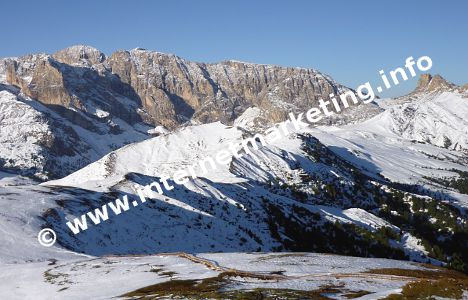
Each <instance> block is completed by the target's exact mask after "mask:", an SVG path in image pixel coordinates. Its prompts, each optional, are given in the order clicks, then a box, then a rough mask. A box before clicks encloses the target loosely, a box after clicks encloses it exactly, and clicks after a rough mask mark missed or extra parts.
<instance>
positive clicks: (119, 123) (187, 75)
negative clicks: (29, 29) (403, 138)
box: [0, 46, 379, 179]
mask: <svg viewBox="0 0 468 300" xmlns="http://www.w3.org/2000/svg"><path fill="white" fill-rule="evenodd" d="M346 90H349V89H348V88H346V87H344V86H343V85H340V84H338V83H337V82H335V81H334V80H333V79H331V78H330V77H329V76H326V75H324V74H322V73H320V72H318V71H316V70H313V69H303V68H284V67H278V66H269V65H258V64H251V63H241V62H235V61H227V62H221V63H217V64H203V63H195V62H190V61H187V60H185V59H182V58H180V57H178V56H175V55H169V54H163V53H159V52H155V51H147V50H143V49H133V50H131V51H117V52H115V53H113V54H112V55H111V56H109V57H107V56H106V55H104V54H103V53H102V52H101V51H99V50H98V49H95V48H93V47H89V46H72V47H69V48H66V49H63V50H60V51H58V52H57V53H54V54H52V55H48V54H33V55H26V56H23V57H18V58H6V59H0V92H1V94H0V97H1V98H0V99H1V100H0V101H1V102H0V103H1V106H2V111H1V112H0V113H1V114H0V120H2V122H3V124H2V126H8V127H9V129H8V137H7V138H6V137H5V136H6V132H5V133H4V134H2V137H1V138H3V139H4V140H2V142H3V143H4V144H5V146H6V149H5V150H4V151H0V162H3V161H6V162H5V163H3V164H2V165H3V167H4V168H9V169H14V170H17V171H19V172H20V173H22V174H27V175H31V174H33V175H35V176H36V177H37V178H41V179H55V178H60V177H63V176H65V175H68V174H70V173H71V172H73V171H76V170H78V169H80V168H82V167H84V166H86V165H87V164H89V163H91V162H93V161H95V160H97V159H99V158H100V157H102V156H103V155H105V154H107V153H109V152H110V151H111V150H115V149H117V148H119V147H121V146H123V145H125V144H127V143H130V142H136V141H141V140H144V139H146V138H148V137H149V136H150V135H158V134H160V132H161V131H162V132H164V131H166V130H167V129H175V128H177V127H179V126H181V125H184V124H191V123H195V124H200V123H210V122H215V121H222V122H224V123H225V124H231V123H232V122H234V120H235V119H237V118H238V117H239V116H240V115H241V114H243V113H244V112H245V111H246V110H247V109H249V108H250V107H258V108H259V109H261V111H262V115H263V118H262V119H261V122H264V121H266V120H268V124H273V123H274V122H277V121H282V120H284V119H285V118H286V116H287V114H288V113H289V112H290V111H294V112H299V111H303V110H305V109H306V108H308V107H309V106H311V105H313V104H314V103H316V102H317V101H318V99H320V98H323V99H328V98H329V94H330V93H332V92H333V93H335V94H337V93H338V92H343V91H346ZM12 110H13V111H15V112H14V113H11V111H12ZM378 111H379V109H378V107H377V106H376V105H370V106H365V107H364V106H362V107H353V108H352V109H351V110H349V111H348V112H347V113H343V114H340V115H337V116H335V117H334V118H333V119H329V120H327V122H329V123H330V124H342V123H347V122H352V121H355V120H362V119H365V118H367V117H368V116H372V115H375V114H376V113H377V112H378ZM357 112H359V113H357ZM31 114H34V121H33V122H34V124H35V126H33V127H32V128H29V129H21V130H23V131H24V130H26V131H28V132H30V131H32V130H34V131H35V132H36V131H37V134H32V135H33V137H32V138H29V139H28V142H27V145H29V146H26V145H24V143H23V141H24V140H25V139H26V138H25V135H24V134H25V133H24V132H20V131H21V130H19V129H17V130H16V129H15V128H14V126H13V127H12V126H11V124H22V122H23V121H24V116H29V115H31ZM22 116H23V117H22ZM28 119H29V117H28ZM259 122H260V121H259ZM268 124H264V125H268ZM155 127H156V128H159V129H158V130H154V129H153V128H155ZM46 128H48V129H47V130H46ZM29 148H32V149H31V150H29ZM12 152H15V154H13V157H11V156H12V154H11V153H12Z"/></svg>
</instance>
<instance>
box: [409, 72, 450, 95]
mask: <svg viewBox="0 0 468 300" xmlns="http://www.w3.org/2000/svg"><path fill="white" fill-rule="evenodd" d="M456 87H457V86H456V85H455V84H453V83H451V82H449V81H447V80H446V79H445V78H443V77H442V76H440V75H438V74H437V75H434V76H432V75H431V74H423V75H421V77H419V81H418V85H417V86H416V89H415V90H414V93H422V92H435V91H440V92H446V91H451V90H453V89H455V88H456Z"/></svg>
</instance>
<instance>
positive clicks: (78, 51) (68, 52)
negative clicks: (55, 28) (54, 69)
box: [52, 45, 106, 66]
mask: <svg viewBox="0 0 468 300" xmlns="http://www.w3.org/2000/svg"><path fill="white" fill-rule="evenodd" d="M52 57H53V58H54V59H55V60H57V61H59V62H61V63H64V64H68V65H83V64H84V65H87V66H92V65H96V64H100V63H103V62H104V61H105V60H106V55H105V54H104V53H102V52H101V51H99V50H98V49H96V48H94V47H91V46H85V45H75V46H71V47H68V48H65V49H62V50H60V51H57V52H56V53H55V54H53V55H52Z"/></svg>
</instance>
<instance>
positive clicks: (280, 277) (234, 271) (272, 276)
mask: <svg viewBox="0 0 468 300" xmlns="http://www.w3.org/2000/svg"><path fill="white" fill-rule="evenodd" d="M158 255H162V256H177V257H182V258H185V259H188V260H190V261H192V262H194V263H198V264H203V265H205V266H206V267H207V268H209V269H211V270H214V271H217V272H221V273H225V274H226V276H240V277H248V278H256V279H262V280H276V281H278V280H287V279H300V278H307V279H327V278H330V277H332V278H337V279H339V278H362V279H372V280H375V279H382V280H396V281H414V280H418V278H416V277H409V276H399V275H385V274H372V273H314V274H310V275H302V276H286V275H279V274H269V273H260V272H252V271H242V270H238V269H233V268H226V267H223V266H220V265H218V264H217V263H216V262H213V261H210V260H208V259H205V258H201V257H197V256H195V255H192V254H189V253H185V252H174V253H158Z"/></svg>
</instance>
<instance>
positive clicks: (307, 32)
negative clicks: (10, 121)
mask: <svg viewBox="0 0 468 300" xmlns="http://www.w3.org/2000/svg"><path fill="white" fill-rule="evenodd" d="M8 2H9V3H2V4H1V10H2V12H3V13H2V24H3V29H2V34H1V36H2V45H1V46H0V57H5V56H19V55H23V54H27V53H36V52H46V53H53V52H55V51H57V50H59V49H62V48H65V47H67V46H71V45H75V44H87V45H91V46H94V47H96V48H98V49H100V50H101V51H103V52H104V53H106V54H110V53H112V52H113V51H115V50H117V49H132V48H136V47H142V48H146V49H151V50H157V51H161V52H169V53H174V54H177V55H179V56H181V57H184V58H187V59H190V60H195V61H202V62H216V61H221V60H226V59H236V60H242V61H248V62H255V63H265V64H276V65H284V66H298V67H310V68H315V69H318V70H320V71H322V72H324V73H326V74H329V75H330V76H332V77H333V78H334V79H336V80H337V81H338V82H340V83H343V84H345V85H347V86H349V87H352V88H355V87H357V86H358V85H359V84H361V83H363V82H366V81H371V82H373V81H374V82H375V81H377V80H379V75H378V71H379V70H380V69H382V68H383V69H384V70H391V69H394V68H396V67H398V66H403V65H404V60H405V58H406V57H408V56H413V57H415V58H417V57H420V56H422V55H428V56H430V57H431V58H432V60H433V63H434V65H433V68H432V70H431V73H439V74H441V75H442V76H444V77H445V78H447V79H448V80H450V81H452V82H454V83H457V84H465V83H468V2H467V1H430V0H429V1H427V0H426V1H399V0H397V1H395V0H394V1H345V0H343V1H273V0H270V1H253V0H250V1H244V0H236V1H229V2H228V1H220V0H218V1H204V0H198V1H195V0H191V1H190V0H184V1H177V0H175V1H119V0H114V1H89V0H82V1H48V0H44V1H21V0H18V1H8ZM416 82H417V79H413V80H409V81H408V82H405V83H403V84H400V86H397V87H393V88H392V89H390V90H388V91H387V92H386V93H385V94H383V96H395V95H400V94H404V93H406V92H408V91H410V90H412V89H413V88H414V86H415V84H416Z"/></svg>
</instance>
